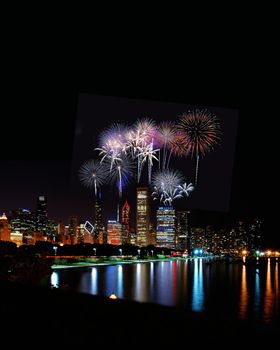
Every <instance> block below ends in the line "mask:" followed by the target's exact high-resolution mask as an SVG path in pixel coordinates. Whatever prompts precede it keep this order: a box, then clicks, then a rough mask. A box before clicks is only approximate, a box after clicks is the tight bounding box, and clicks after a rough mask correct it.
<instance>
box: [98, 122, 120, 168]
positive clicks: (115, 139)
mask: <svg viewBox="0 0 280 350" xmlns="http://www.w3.org/2000/svg"><path fill="white" fill-rule="evenodd" d="M126 133H127V128H126V127H125V126H124V125H122V124H118V123H114V124H112V126H111V127H110V128H108V129H106V130H105V131H103V132H102V134H101V136H100V147H98V148H95V150H96V151H99V156H101V157H102V158H101V161H100V163H102V162H103V161H104V160H105V159H109V160H110V161H111V165H110V170H112V167H113V165H114V164H118V162H120V161H121V159H122V158H121V157H122V152H124V151H125V147H126Z"/></svg>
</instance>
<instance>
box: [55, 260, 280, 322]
mask: <svg viewBox="0 0 280 350" xmlns="http://www.w3.org/2000/svg"><path fill="white" fill-rule="evenodd" d="M50 282H51V284H52V285H54V286H58V287H60V286H67V288H69V289H71V290H75V291H77V292H81V293H88V294H93V295H102V296H109V295H110V294H112V293H114V294H116V295H117V296H118V298H123V299H130V300H136V301H139V302H152V303H158V304H162V305H169V306H177V307H180V308H184V309H186V310H188V311H194V312H200V313H205V314H208V315H211V317H217V318H231V319H240V320H254V321H260V322H261V323H266V324H275V323H277V322H279V320H280V312H279V307H280V293H279V261H278V260H276V259H272V258H271V259H270V258H269V259H263V260H260V261H258V262H252V263H249V264H241V263H232V264H228V263H225V262H213V263H212V264H210V265H208V264H206V261H205V260H204V259H202V258H196V259H193V260H172V261H158V262H147V263H146V262H145V263H140V262H139V263H135V264H120V265H111V266H97V267H90V268H85V267H84V268H73V269H63V270H55V271H54V272H53V274H52V276H51V281H50Z"/></svg>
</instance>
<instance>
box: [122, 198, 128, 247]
mask: <svg viewBox="0 0 280 350" xmlns="http://www.w3.org/2000/svg"><path fill="white" fill-rule="evenodd" d="M121 223H122V225H123V243H130V206H129V204H128V203H127V200H126V201H125V203H124V205H123V207H122V219H121Z"/></svg>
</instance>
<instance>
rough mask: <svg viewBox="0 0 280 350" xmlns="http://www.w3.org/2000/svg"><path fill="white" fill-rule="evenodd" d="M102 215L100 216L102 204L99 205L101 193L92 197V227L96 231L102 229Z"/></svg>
mask: <svg viewBox="0 0 280 350" xmlns="http://www.w3.org/2000/svg"><path fill="white" fill-rule="evenodd" d="M103 227H104V224H103V217H102V205H101V195H100V194H99V196H98V197H97V196H96V197H95V199H94V228H95V231H96V232H97V233H98V232H99V231H100V230H103Z"/></svg>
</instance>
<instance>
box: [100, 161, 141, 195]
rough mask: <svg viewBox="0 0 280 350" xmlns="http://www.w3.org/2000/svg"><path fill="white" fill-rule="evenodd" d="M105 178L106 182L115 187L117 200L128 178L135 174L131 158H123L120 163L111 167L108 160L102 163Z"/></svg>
mask: <svg viewBox="0 0 280 350" xmlns="http://www.w3.org/2000/svg"><path fill="white" fill-rule="evenodd" d="M104 166H105V169H106V170H105V171H106V176H107V180H108V182H110V183H111V184H113V185H116V186H117V189H118V193H119V198H120V199H121V198H122V189H123V187H124V186H125V185H126V184H128V183H129V181H130V178H131V177H133V175H134V174H135V166H134V164H133V162H132V159H131V157H129V156H124V154H123V157H122V158H121V160H120V161H118V162H115V163H114V164H113V166H111V162H109V161H108V160H107V161H105V162H104Z"/></svg>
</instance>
